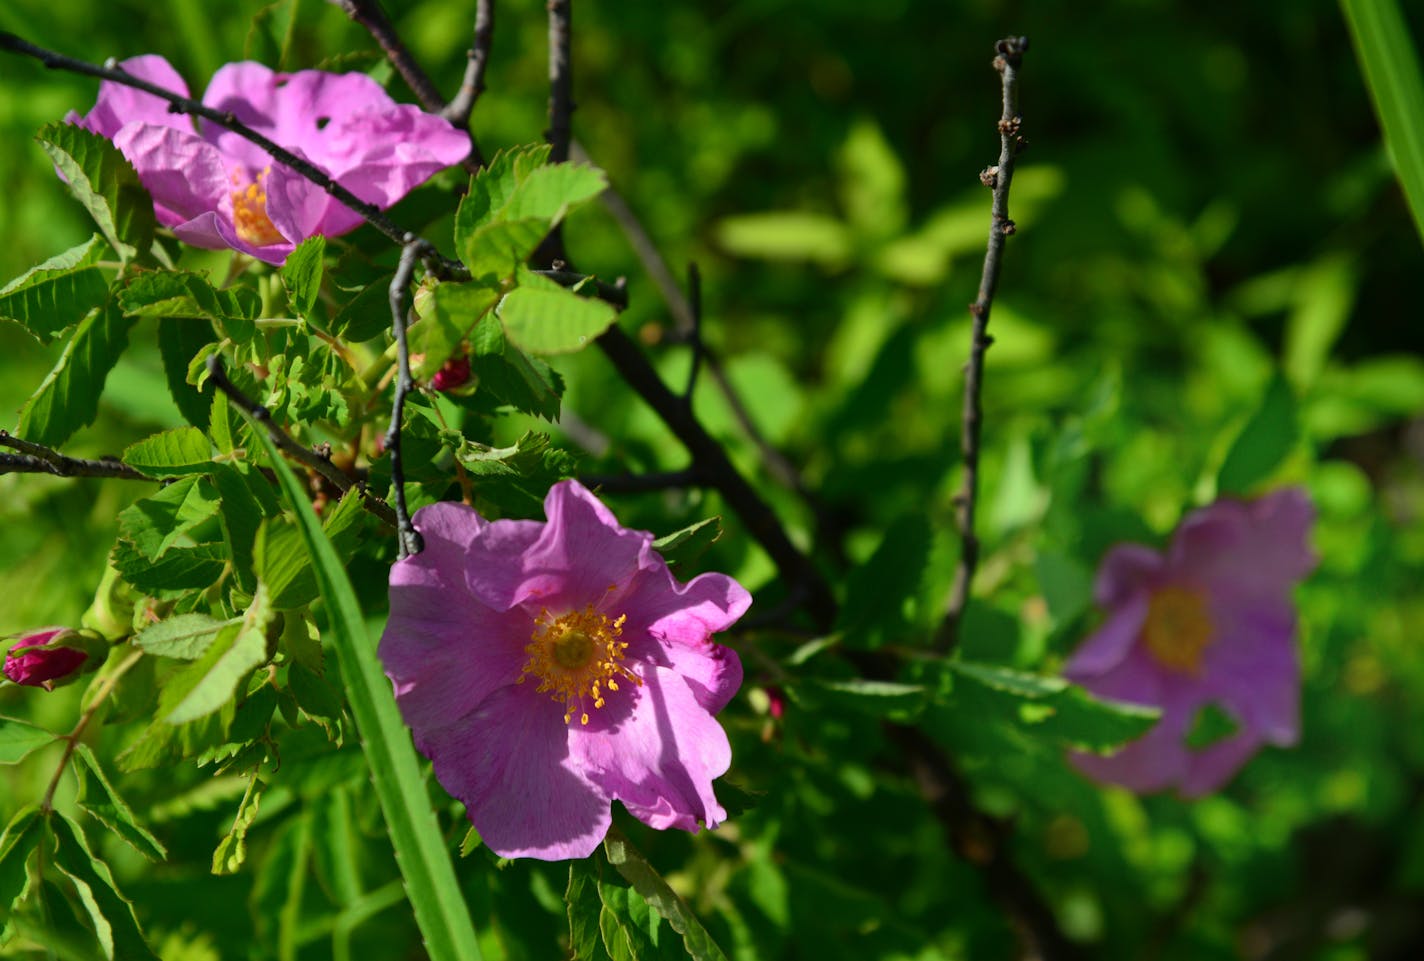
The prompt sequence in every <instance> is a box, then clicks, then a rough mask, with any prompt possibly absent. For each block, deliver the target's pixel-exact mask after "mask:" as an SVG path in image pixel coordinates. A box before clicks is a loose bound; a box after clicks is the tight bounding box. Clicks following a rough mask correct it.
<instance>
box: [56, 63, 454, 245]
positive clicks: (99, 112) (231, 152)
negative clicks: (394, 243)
mask: <svg viewBox="0 0 1424 961" xmlns="http://www.w3.org/2000/svg"><path fill="white" fill-rule="evenodd" d="M120 66H122V67H123V69H124V70H126V71H127V72H129V73H130V74H132V75H133V76H135V77H139V78H142V79H144V80H147V81H149V82H150V83H153V84H156V85H157V86H160V87H163V88H165V89H167V90H171V91H173V92H174V93H176V94H181V95H182V96H184V97H186V96H188V95H189V94H188V86H187V84H185V83H184V82H183V78H182V77H180V76H178V74H177V72H176V71H174V69H173V67H172V66H170V65H169V63H168V61H167V60H165V59H163V58H162V57H160V56H157V55H154V54H148V55H145V56H141V57H134V58H132V59H130V60H125V61H124V62H123V63H122V64H120ZM203 104H204V105H205V106H208V107H212V108H213V109H215V110H222V111H229V112H231V113H232V114H233V115H234V116H236V117H237V119H238V120H240V121H242V122H243V123H245V124H247V126H249V127H251V128H252V129H253V130H256V131H257V132H259V133H261V134H264V135H265V136H267V137H268V138H270V139H271V140H272V141H273V142H275V143H278V144H280V145H282V146H283V147H285V148H287V149H288V150H290V151H292V152H293V153H295V154H297V155H299V156H301V157H304V158H305V159H307V160H309V161H311V162H312V163H313V164H315V165H316V166H318V167H320V168H321V169H322V170H324V171H325V172H326V173H327V174H328V175H330V176H331V177H332V178H333V179H334V180H336V181H337V182H339V183H340V184H341V185H342V186H344V187H346V188H347V189H348V190H350V191H351V192H352V193H354V194H355V195H356V196H358V197H360V198H361V199H362V200H364V201H366V202H368V203H372V204H375V205H377V206H379V207H382V208H384V207H389V206H390V205H391V204H393V203H395V202H396V201H397V200H399V199H400V198H401V197H404V196H405V195H406V194H407V193H409V192H410V191H411V190H412V189H413V188H414V187H416V186H417V185H418V184H420V183H422V182H424V181H425V180H427V179H429V178H430V177H431V176H432V175H433V174H435V173H436V172H437V171H439V170H441V169H443V168H445V167H448V166H450V165H451V164H455V163H459V162H460V161H461V160H463V159H464V158H465V155H466V154H467V153H469V150H470V139H469V137H468V136H467V135H465V134H464V133H462V132H460V131H459V130H456V129H455V128H454V127H453V126H452V125H451V124H450V123H449V121H447V120H445V119H443V118H442V117H437V116H434V115H433V114H428V113H425V112H424V111H422V110H421V109H420V108H419V107H416V106H413V105H410V104H398V103H396V102H395V101H394V100H392V99H391V98H390V96H389V95H388V94H387V93H386V92H385V90H383V89H382V88H381V86H380V84H378V83H376V81H374V80H372V79H371V78H370V77H367V76H365V75H364V74H359V73H345V74H335V73H326V72H323V71H320V70H300V71H298V72H296V73H273V72H272V71H271V70H269V69H267V68H266V67H264V66H262V65H261V64H258V63H230V64H227V65H226V66H224V67H222V68H221V69H219V70H218V72H217V73H216V74H214V75H213V79H212V82H211V83H209V84H208V89H207V92H206V93H205V94H203ZM65 119H66V120H68V121H69V122H70V123H78V124H79V125H80V126H82V127H84V128H86V129H88V130H90V131H93V132H94V133H97V134H100V135H102V136H105V137H108V138H109V139H111V140H112V141H113V142H114V146H116V147H118V148H119V150H120V151H121V152H122V153H123V155H124V156H125V157H127V158H128V159H129V161H130V162H131V163H132V164H133V165H134V168H135V169H136V170H137V171H138V176H139V180H141V181H142V182H143V185H144V187H146V188H147V189H148V192H149V193H150V194H152V195H153V206H154V212H155V214H156V215H157V217H158V221H159V223H161V224H163V225H165V226H167V227H171V228H173V232H174V234H176V235H177V236H178V238H179V239H180V240H182V241H184V242H185V243H189V244H192V245H193V246H194V247H207V248H211V249H219V248H222V247H231V248H232V249H233V250H239V251H242V252H243V253H245V254H248V255H249V256H252V257H256V258H257V259H259V260H264V261H266V262H267V263H269V264H280V263H282V262H284V261H285V260H286V259H287V255H288V254H290V253H291V252H292V249H293V248H294V247H295V246H296V245H297V244H299V243H301V242H302V241H303V240H305V239H306V238H308V237H311V236H313V235H315V234H324V235H326V236H328V237H334V236H337V235H339V234H344V233H347V232H349V231H351V230H353V229H355V228H356V227H357V226H359V225H360V224H361V222H362V220H361V217H360V215H359V214H357V213H356V212H355V211H353V210H351V209H350V208H349V207H347V206H346V205H345V204H343V203H341V202H340V201H339V200H336V199H335V198H333V197H331V196H330V195H329V194H327V193H326V192H325V191H324V190H322V189H321V188H320V187H317V186H316V185H315V184H313V183H311V182H310V181H308V180H307V179H306V178H304V177H302V176H301V175H299V174H297V173H295V172H294V171H292V170H290V169H288V168H286V167H284V166H282V165H281V164H277V163H274V162H273V160H272V158H271V157H270V156H268V155H267V153H266V152H265V151H263V150H262V149H261V148H260V147H258V146H257V145H255V144H253V143H251V142H249V141H247V140H244V139H243V138H241V137H239V136H238V135H237V134H235V133H232V132H231V131H228V130H224V129H223V128H221V127H218V126H216V125H214V124H210V123H208V122H207V121H205V120H204V121H200V123H199V125H198V129H197V131H196V132H195V131H194V128H193V123H192V120H191V119H190V118H189V117H187V116H185V115H183V114H177V113H171V112H170V111H169V109H168V104H167V103H166V102H164V101H163V100H160V99H159V98H158V97H155V96H153V95H151V94H147V93H144V92H142V91H140V90H135V89H133V88H132V87H125V86H123V85H121V84H116V83H111V82H109V81H103V82H101V83H100V84H99V99H98V102H97V103H95V105H94V109H93V110H91V111H89V113H88V114H87V115H85V116H84V117H82V118H81V117H79V115H78V114H75V113H73V112H71V113H70V114H69V116H68V117H66V118H65Z"/></svg>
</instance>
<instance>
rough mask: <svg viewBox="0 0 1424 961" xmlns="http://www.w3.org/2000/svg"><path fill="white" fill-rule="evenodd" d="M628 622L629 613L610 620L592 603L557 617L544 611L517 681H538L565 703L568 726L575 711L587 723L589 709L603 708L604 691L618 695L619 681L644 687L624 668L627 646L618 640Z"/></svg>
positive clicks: (552, 695) (526, 648)
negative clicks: (594, 607) (589, 707)
mask: <svg viewBox="0 0 1424 961" xmlns="http://www.w3.org/2000/svg"><path fill="white" fill-rule="evenodd" d="M627 620H628V616H627V615H626V614H620V615H619V616H618V617H617V618H615V619H613V620H609V619H608V618H607V617H606V616H605V615H603V614H600V613H598V612H597V611H595V610H594V609H593V607H592V605H590V606H588V607H586V608H584V609H583V610H581V611H571V612H570V613H568V614H564V615H561V616H559V617H553V616H551V615H550V614H549V612H548V610H547V609H546V610H544V611H543V612H542V613H541V614H540V615H539V616H538V617H537V618H535V619H534V628H535V630H534V634H533V636H532V637H531V638H530V640H529V643H528V644H527V645H525V647H524V653H525V654H528V655H529V660H528V661H526V662H525V664H524V673H523V674H522V675H520V678H519V682H518V683H520V684H522V683H524V678H525V677H534V678H537V679H538V681H539V687H538V688H537V690H538V691H540V692H544V691H547V692H549V696H550V697H551V698H553V699H554V700H555V701H561V702H562V703H563V705H564V723H565V724H567V723H568V722H569V721H570V720H571V719H572V718H573V716H574V714H575V712H577V713H578V715H579V723H580V724H587V723H588V717H589V715H588V705H589V704H590V703H592V705H593V708H594V709H595V710H597V709H598V708H601V707H603V705H604V704H605V703H607V702H606V700H605V699H604V696H603V695H604V692H605V691H617V690H618V682H619V680H620V679H626V680H629V681H632V682H633V683H634V684H642V683H643V680H642V678H640V677H638V676H637V675H636V674H633V673H632V672H631V671H629V670H628V668H627V667H626V666H624V664H623V658H624V652H625V651H626V650H627V649H628V642H627V641H624V640H620V639H619V638H621V637H622V635H623V623H624V622H625V621H627Z"/></svg>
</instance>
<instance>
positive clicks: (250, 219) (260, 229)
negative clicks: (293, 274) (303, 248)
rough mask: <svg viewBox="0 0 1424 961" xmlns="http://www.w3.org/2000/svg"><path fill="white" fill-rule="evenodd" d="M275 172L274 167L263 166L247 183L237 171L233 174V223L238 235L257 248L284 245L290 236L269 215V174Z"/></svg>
mask: <svg viewBox="0 0 1424 961" xmlns="http://www.w3.org/2000/svg"><path fill="white" fill-rule="evenodd" d="M271 172H272V168H271V167H264V168H262V172H261V173H259V174H258V175H257V176H256V177H254V178H252V179H251V180H249V181H248V182H247V185H246V186H243V185H242V179H241V176H240V175H239V174H238V173H237V172H236V171H234V172H233V174H232V225H233V227H234V228H235V229H236V230H237V235H238V236H239V237H241V238H242V239H243V240H245V241H247V242H248V243H249V244H252V245H253V246H254V247H267V246H269V245H271V244H280V243H282V242H283V241H285V240H286V239H287V238H286V237H283V236H282V232H281V231H279V230H278V229H277V227H276V226H275V225H274V224H273V223H272V218H271V217H268V216H267V175H268V174H270V173H271Z"/></svg>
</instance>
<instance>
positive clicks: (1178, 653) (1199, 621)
mask: <svg viewBox="0 0 1424 961" xmlns="http://www.w3.org/2000/svg"><path fill="white" fill-rule="evenodd" d="M1215 638H1216V627H1215V625H1214V624H1212V621H1211V614H1210V613H1209V612H1208V611H1207V602H1206V594H1205V592H1203V591H1200V590H1196V589H1193V588H1187V587H1164V588H1161V589H1160V590H1157V591H1154V592H1153V594H1152V598H1151V600H1149V601H1148V604H1147V622H1146V623H1145V624H1144V625H1143V626H1142V640H1143V643H1145V644H1146V645H1147V650H1148V651H1149V652H1150V653H1151V654H1152V656H1153V657H1155V658H1156V659H1157V662H1158V663H1159V664H1161V665H1162V666H1163V667H1166V668H1170V669H1171V670H1174V671H1181V672H1182V673H1185V674H1197V673H1199V672H1200V671H1201V659H1202V652H1203V651H1205V650H1206V648H1207V646H1208V645H1209V644H1211V642H1212V641H1213V640H1215Z"/></svg>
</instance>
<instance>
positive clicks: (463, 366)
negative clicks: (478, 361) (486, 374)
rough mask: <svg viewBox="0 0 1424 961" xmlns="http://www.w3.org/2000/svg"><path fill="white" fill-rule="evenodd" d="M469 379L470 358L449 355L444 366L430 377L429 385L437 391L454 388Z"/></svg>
mask: <svg viewBox="0 0 1424 961" xmlns="http://www.w3.org/2000/svg"><path fill="white" fill-rule="evenodd" d="M469 380H470V358H468V357H451V358H450V359H449V360H447V361H445V366H443V367H441V368H440V369H439V370H437V371H436V372H435V376H434V377H432V378H430V386H431V387H432V388H434V389H435V390H438V391H442V392H443V391H447V390H454V389H455V388H456V387H460V386H462V385H464V384H466V383H468V382H469Z"/></svg>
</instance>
